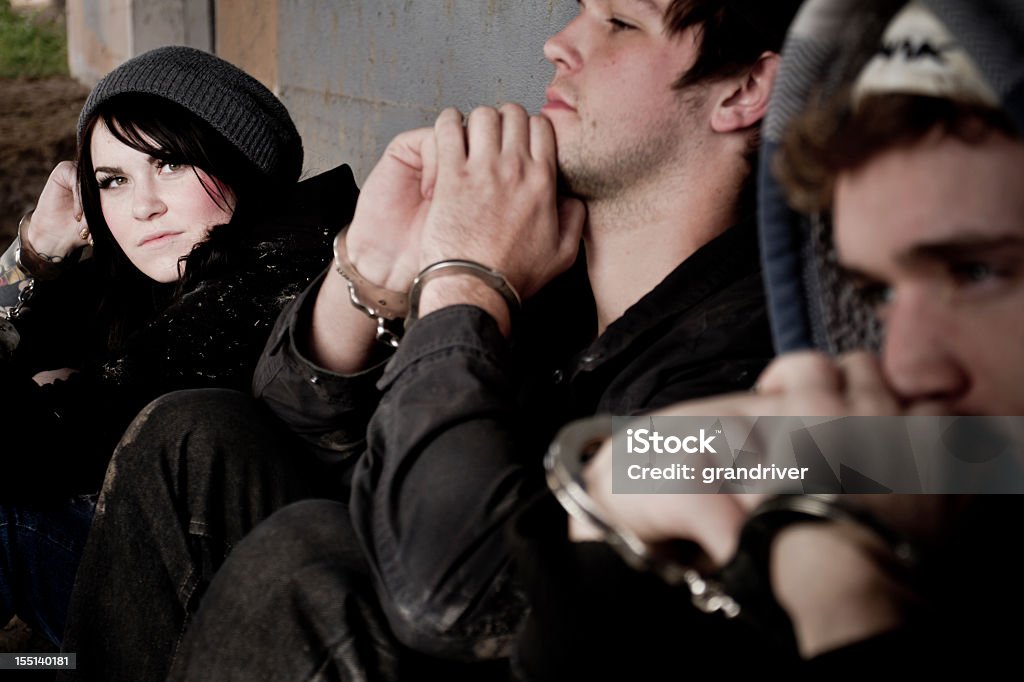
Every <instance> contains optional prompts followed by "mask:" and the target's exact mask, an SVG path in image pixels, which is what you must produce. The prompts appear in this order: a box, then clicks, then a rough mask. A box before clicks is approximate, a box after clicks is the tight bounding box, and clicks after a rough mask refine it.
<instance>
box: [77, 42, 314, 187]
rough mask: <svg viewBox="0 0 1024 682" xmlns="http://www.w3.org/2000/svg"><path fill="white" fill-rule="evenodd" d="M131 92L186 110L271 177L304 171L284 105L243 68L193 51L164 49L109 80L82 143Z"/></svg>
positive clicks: (94, 95)
mask: <svg viewBox="0 0 1024 682" xmlns="http://www.w3.org/2000/svg"><path fill="white" fill-rule="evenodd" d="M129 93H130V94H146V95H154V96H157V97H163V98H164V99H167V100H170V101H172V102H175V103H176V104H179V105H181V106H183V107H185V108H186V109H188V110H189V111H190V112H192V113H193V114H195V115H196V116H197V117H198V118H200V119H202V120H203V121H205V122H206V123H208V124H209V125H210V126H211V127H212V128H213V129H214V130H216V131H217V132H219V133H220V134H221V135H223V136H224V137H225V138H226V139H227V141H228V142H230V143H231V144H232V145H233V146H234V147H236V148H237V149H238V150H239V151H240V152H241V153H242V154H243V155H244V156H245V157H246V158H247V159H249V160H250V161H252V163H253V164H255V165H256V167H257V168H259V169H260V170H262V171H263V172H264V173H266V174H267V175H268V176H269V177H271V178H274V179H276V180H282V181H285V182H294V181H295V180H297V179H298V177H299V173H300V172H301V171H302V139H301V138H300V137H299V132H298V130H296V128H295V124H294V123H293V122H292V119H291V116H289V115H288V110H287V109H285V107H284V105H283V104H282V103H281V101H280V100H279V99H277V97H275V96H274V94H273V93H272V92H270V90H268V89H267V88H266V87H264V86H263V85H262V84H261V83H260V82H259V81H257V80H256V79H255V78H253V77H252V76H250V75H249V74H247V73H245V72H244V71H242V70H241V69H239V68H238V67H236V66H234V65H232V64H229V63H228V62H226V61H224V60H223V59H220V58H219V57H215V56H213V55H212V54H209V53H208V52H203V51H202V50H197V49H194V48H191V47H182V46H170V47H159V48H157V49H155V50H150V51H149V52H145V53H143V54H140V55H139V56H138V57H134V58H132V59H129V60H128V61H127V62H125V63H124V64H122V65H121V66H119V67H117V68H116V69H114V70H113V71H111V72H110V73H108V74H107V75H106V76H104V77H103V79H102V80H100V82H99V83H97V84H96V87H95V88H93V90H92V92H91V93H90V94H89V99H87V100H86V102H85V106H84V107H83V108H82V113H81V115H80V116H79V117H78V144H79V145H81V144H82V137H83V135H84V132H85V125H86V122H87V121H89V119H90V118H91V117H92V115H93V113H94V112H95V111H96V109H97V108H98V107H99V106H100V105H101V104H103V103H104V102H106V101H107V100H109V99H111V98H112V97H115V96H117V95H123V94H129Z"/></svg>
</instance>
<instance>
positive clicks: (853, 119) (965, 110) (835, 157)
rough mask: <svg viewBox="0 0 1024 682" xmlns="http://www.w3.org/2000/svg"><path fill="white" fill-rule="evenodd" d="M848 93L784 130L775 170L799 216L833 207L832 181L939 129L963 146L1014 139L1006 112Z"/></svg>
mask: <svg viewBox="0 0 1024 682" xmlns="http://www.w3.org/2000/svg"><path fill="white" fill-rule="evenodd" d="M849 102H850V95H849V92H845V91H844V92H841V93H839V94H838V95H836V96H834V97H833V98H832V99H831V100H829V101H827V102H825V103H823V104H818V105H812V106H811V107H809V108H808V110H807V111H806V112H805V113H803V114H802V115H801V116H800V117H798V118H797V119H795V120H794V121H793V122H792V123H791V124H790V126H789V128H787V130H786V133H785V135H784V136H783V140H782V149H781V150H780V153H779V154H778V156H777V157H776V158H775V159H774V160H773V161H774V171H775V174H776V175H777V176H778V177H779V180H780V181H781V182H782V185H783V187H784V188H785V190H786V194H787V196H788V199H789V203H790V204H791V205H792V206H793V207H794V208H795V209H797V210H799V211H802V212H804V213H817V212H820V211H825V210H828V209H829V208H831V206H832V195H833V191H834V188H835V181H836V178H837V177H838V176H839V175H841V174H842V173H847V172H854V171H856V170H857V169H859V168H862V167H863V166H865V165H866V164H867V163H868V162H869V161H871V159H873V158H875V157H876V156H878V155H879V154H881V153H883V152H885V151H887V150H890V149H899V148H907V147H912V146H914V145H915V144H917V143H919V142H921V141H922V140H924V139H925V138H926V137H927V136H928V135H930V134H932V133H934V132H938V133H939V134H941V135H945V136H951V137H953V138H955V139H958V140H961V141H963V142H966V143H967V144H977V143H980V142H983V141H985V140H987V139H988V138H989V136H990V135H992V134H994V133H999V134H1002V135H1005V136H1007V137H1010V138H1016V139H1020V133H1019V131H1017V129H1016V127H1015V126H1014V124H1013V122H1012V121H1011V120H1010V118H1009V116H1007V115H1006V113H1005V112H1003V111H1002V110H998V109H993V108H991V107H988V106H985V105H979V104H968V103H964V102H958V101H954V100H949V99H939V98H935V97H928V96H925V95H912V94H902V93H890V94H884V95H873V96H871V97H867V98H865V99H864V101H862V102H861V103H860V104H859V105H858V106H857V107H856V108H854V107H852V106H850V103H849Z"/></svg>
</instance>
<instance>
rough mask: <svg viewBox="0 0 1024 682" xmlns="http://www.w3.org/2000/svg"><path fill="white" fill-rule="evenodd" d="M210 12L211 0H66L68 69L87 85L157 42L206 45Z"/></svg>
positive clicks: (209, 45) (210, 38) (209, 39)
mask: <svg viewBox="0 0 1024 682" xmlns="http://www.w3.org/2000/svg"><path fill="white" fill-rule="evenodd" d="M213 12H214V1H213V0H67V19H68V22H67V26H68V66H69V68H70V71H71V75H72V76H74V77H75V78H77V79H78V80H80V81H82V82H83V83H85V84H86V85H90V86H91V85H94V84H95V83H96V81H98V80H99V79H100V78H102V77H103V75H104V74H105V73H107V72H108V71H110V70H111V69H113V68H114V67H116V66H117V65H119V64H121V63H122V62H124V61H125V60H127V59H129V58H131V57H134V56H135V55H137V54H141V53H143V52H145V51H146V50H151V49H153V48H154V47H160V46H161V45H191V46H192V47H197V48H199V49H201V50H208V51H212V50H213V48H214V45H213Z"/></svg>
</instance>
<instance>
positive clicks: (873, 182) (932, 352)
mask: <svg viewBox="0 0 1024 682" xmlns="http://www.w3.org/2000/svg"><path fill="white" fill-rule="evenodd" d="M834 219H835V235H836V246H837V250H838V254H839V260H840V262H841V264H842V265H843V266H844V267H845V268H846V269H848V270H850V271H852V273H853V276H854V278H855V280H856V281H857V283H858V288H860V290H861V291H862V293H863V294H864V295H865V296H866V297H867V298H868V299H869V300H870V301H872V302H873V303H874V305H875V306H876V309H877V311H878V314H879V316H880V318H881V320H882V322H883V324H884V326H885V342H884V347H883V352H882V366H883V369H884V372H885V374H886V378H887V379H888V381H889V383H890V385H891V386H892V388H893V389H894V390H895V391H896V392H897V393H898V394H899V395H901V396H902V397H903V398H904V399H906V400H908V401H923V400H929V401H938V402H940V403H941V404H942V405H943V406H944V408H945V410H946V411H947V413H949V414H972V413H982V414H1003V415H1024V143H1021V142H1017V141H1012V140H1010V139H1008V138H1006V137H1004V136H1002V135H999V134H992V135H989V136H988V137H987V139H985V140H984V141H983V142H981V143H975V144H967V143H964V142H961V141H958V140H956V139H954V138H951V137H948V136H940V135H938V134H932V135H930V136H929V137H927V138H926V139H925V140H924V141H923V142H921V143H919V144H917V145H915V146H914V147H911V148H908V149H901V150H894V151H890V152H886V153H885V154H882V155H880V156H877V157H875V158H874V159H872V160H871V161H870V162H869V163H868V164H867V165H865V166H864V167H863V168H861V169H859V170H858V171H856V172H854V173H849V174H843V175H841V176H840V177H839V179H838V182H837V185H836V196H835V213H834Z"/></svg>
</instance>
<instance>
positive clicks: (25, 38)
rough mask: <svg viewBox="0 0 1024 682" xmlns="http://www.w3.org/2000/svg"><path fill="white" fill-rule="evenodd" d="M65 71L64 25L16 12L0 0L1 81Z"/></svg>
mask: <svg viewBox="0 0 1024 682" xmlns="http://www.w3.org/2000/svg"><path fill="white" fill-rule="evenodd" d="M67 72H68V41H67V30H66V29H65V28H64V25H63V23H61V22H56V21H52V20H50V21H48V20H46V19H43V18H42V17H36V16H34V15H32V14H31V13H22V12H15V11H14V10H12V9H11V3H10V0H0V78H18V77H23V78H44V77H46V76H58V75H66V74H67Z"/></svg>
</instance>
